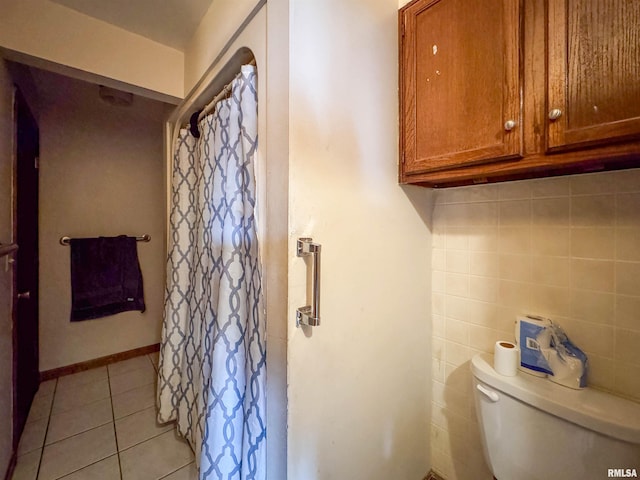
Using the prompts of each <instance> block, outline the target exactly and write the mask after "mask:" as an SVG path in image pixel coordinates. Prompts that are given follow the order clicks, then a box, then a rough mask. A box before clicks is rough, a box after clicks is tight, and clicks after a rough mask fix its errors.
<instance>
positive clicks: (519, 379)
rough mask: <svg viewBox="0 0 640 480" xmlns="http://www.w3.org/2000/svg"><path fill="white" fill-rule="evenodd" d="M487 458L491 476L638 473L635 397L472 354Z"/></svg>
mask: <svg viewBox="0 0 640 480" xmlns="http://www.w3.org/2000/svg"><path fill="white" fill-rule="evenodd" d="M471 370H472V374H473V375H472V377H473V391H474V397H475V406H476V413H477V416H478V422H479V425H480V430H481V432H482V436H483V439H482V440H483V449H484V455H485V459H486V460H487V464H488V465H489V468H490V469H491V471H492V473H493V475H494V476H495V477H496V479H497V480H550V479H562V480H591V479H593V480H600V479H606V478H613V477H622V478H625V477H631V478H634V477H636V476H640V404H638V403H635V402H632V401H629V400H625V399H623V398H620V397H616V396H613V395H610V394H607V393H605V392H601V391H598V390H594V389H591V388H586V389H583V390H572V389H569V388H566V387H563V386H560V385H557V384H555V383H553V382H551V381H549V380H547V379H545V378H539V377H534V376H532V375H528V374H526V373H518V375H516V376H515V377H505V376H502V375H499V374H498V373H496V371H495V370H494V369H493V355H490V354H478V355H476V356H474V357H473V359H472V360H471ZM610 470H611V471H610Z"/></svg>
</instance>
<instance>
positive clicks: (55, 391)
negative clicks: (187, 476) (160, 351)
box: [27, 354, 192, 480]
mask: <svg viewBox="0 0 640 480" xmlns="http://www.w3.org/2000/svg"><path fill="white" fill-rule="evenodd" d="M144 356H145V357H146V358H147V360H148V361H149V363H151V366H152V371H153V373H154V375H155V376H157V374H158V368H157V367H156V365H155V363H154V362H153V360H152V359H151V356H150V354H145V355H144ZM116 363H117V362H116ZM105 367H106V372H107V375H106V377H104V378H99V379H97V380H93V381H91V382H81V383H78V384H77V385H73V384H71V385H70V386H69V385H67V384H66V383H67V382H65V383H64V384H63V385H62V387H63V388H62V389H60V387H61V385H60V379H61V378H63V377H56V378H54V379H52V380H55V384H54V387H53V390H52V392H51V394H50V395H46V397H51V401H50V402H48V403H49V406H48V408H47V413H46V415H43V416H42V417H41V418H38V419H34V420H32V422H35V421H40V420H44V419H46V421H47V425H46V428H45V433H44V439H43V444H42V446H41V448H40V449H39V450H40V454H39V457H38V467H37V471H36V477H35V479H36V480H37V479H38V478H39V477H40V474H41V468H42V460H43V457H44V451H45V448H48V447H50V446H53V445H55V444H57V443H60V442H62V441H64V440H68V439H70V438H73V437H75V436H78V435H81V434H83V433H87V432H89V431H91V430H95V429H97V428H102V427H104V426H106V425H108V424H109V423H111V424H112V428H113V433H114V439H115V443H116V452H115V453H114V454H113V455H117V456H118V468H119V471H120V479H121V480H122V465H121V463H120V452H119V449H118V436H117V431H116V425H115V422H116V418H115V411H114V407H113V394H112V391H111V382H110V378H111V375H110V372H109V369H108V365H105ZM141 368H146V367H141ZM134 370H138V369H132V370H129V371H128V372H124V373H130V372H132V371H134ZM124 373H123V374H124ZM119 375H120V374H117V375H113V377H117V376H119ZM104 380H106V381H107V387H108V389H109V396H108V397H104V398H100V399H97V400H94V401H91V402H89V403H86V404H84V405H79V406H74V407H73V408H70V409H68V410H63V411H61V412H56V413H54V412H53V410H54V408H53V407H54V404H55V401H56V396H57V395H59V394H61V393H62V392H63V391H66V390H67V388H69V389H77V388H81V387H84V386H86V385H89V384H92V383H97V382H101V381H104ZM154 383H155V379H154V380H153V381H152V382H151V383H148V384H144V385H139V386H137V387H134V388H132V389H131V390H126V391H124V392H119V393H118V394H116V396H117V395H120V394H124V393H127V392H130V391H132V390H135V389H138V388H143V387H146V386H148V385H153V384H154ZM107 399H109V401H110V403H111V414H112V420H111V421H110V422H106V423H103V424H102V425H97V426H94V427H92V428H89V429H87V430H84V431H82V432H78V433H75V434H73V435H69V436H68V437H65V438H61V439H59V440H56V441H55V442H52V443H50V444H46V441H47V435H48V434H49V428H50V426H51V419H52V417H53V416H57V415H62V414H66V413H70V412H72V411H73V409H74V408H81V407H86V406H90V405H93V404H96V403H99V402H102V401H105V400H107ZM149 408H153V409H154V410H157V407H156V405H155V404H154V405H151V406H149V407H145V408H142V409H141V410H138V411H136V412H131V413H128V414H127V415H124V416H122V417H120V418H126V417H128V416H131V415H134V414H136V413H139V412H141V411H144V410H146V409H149ZM174 426H175V425H174ZM170 431H171V430H167V431H165V432H161V433H159V434H157V435H153V436H152V437H149V438H147V439H146V440H144V441H143V442H138V443H136V444H135V445H131V446H130V447H127V448H126V449H124V450H123V451H126V450H128V449H130V448H133V447H134V446H136V445H140V444H141V443H144V442H146V441H149V440H152V439H154V438H156V437H158V436H160V435H163V434H165V433H167V432H170ZM34 451H37V450H33V451H32V452H34ZM32 452H27V453H32ZM113 455H108V456H106V457H104V458H101V459H98V460H96V461H94V462H92V463H89V464H87V465H84V466H82V467H81V468H78V469H76V470H74V471H73V472H68V473H66V474H65V475H63V476H62V477H58V478H64V477H67V476H69V475H72V474H73V473H75V472H77V471H80V470H82V469H84V468H87V467H89V466H91V465H94V464H96V463H99V462H101V461H103V460H105V459H107V458H110V457H112V456H113ZM191 463H192V462H189V463H187V464H186V465H183V466H181V467H179V468H178V469H177V470H175V471H173V472H170V473H168V474H167V475H165V476H164V477H162V478H165V477H166V476H168V475H171V474H172V473H175V472H176V471H178V470H180V469H181V468H184V467H185V466H187V465H189V464H191Z"/></svg>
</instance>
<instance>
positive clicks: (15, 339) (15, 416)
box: [11, 85, 40, 455]
mask: <svg viewBox="0 0 640 480" xmlns="http://www.w3.org/2000/svg"><path fill="white" fill-rule="evenodd" d="M20 109H23V110H24V112H26V114H27V115H28V117H30V120H29V123H31V124H32V125H30V126H29V128H32V127H34V128H35V132H32V133H35V139H36V146H35V158H34V161H37V158H38V157H39V155H40V133H39V126H38V122H37V120H36V117H35V115H33V112H32V110H31V108H30V106H29V103H28V102H27V100H26V98H25V96H24V95H23V94H22V92H21V91H20V89H19V88H18V86H17V85H16V86H15V88H14V96H13V128H14V135H13V142H14V148H13V165H12V195H11V202H12V208H11V224H12V236H13V239H14V243H16V244H18V250H17V251H16V252H14V257H13V263H12V266H13V268H12V302H11V303H12V308H11V321H12V346H13V362H12V388H13V392H12V397H13V405H12V425H13V432H12V444H13V450H14V455H17V450H18V445H19V443H20V437H21V435H22V431H23V429H24V425H25V424H26V421H27V416H28V410H27V415H25V416H24V418H21V417H20V405H19V400H20V399H21V398H20V397H19V393H18V378H19V370H20V365H19V356H20V345H19V335H18V330H19V324H18V322H19V321H20V319H19V315H18V309H19V308H20V307H19V305H18V303H19V300H18V293H19V288H20V287H19V285H18V282H19V279H18V269H19V268H20V265H19V262H18V255H19V254H20V248H21V247H23V245H21V243H22V242H20V239H19V238H18V229H19V226H18V222H19V214H18V211H19V210H18V209H19V205H18V198H19V192H18V189H19V179H18V177H19V165H18V162H19V161H20V158H21V139H22V137H21V134H22V133H21V125H20V116H21V113H20ZM22 115H23V114H22ZM29 135H30V134H29ZM35 170H36V175H38V173H37V172H38V168H37V166H36V167H35ZM36 188H39V186H38V185H36ZM35 205H36V207H35V208H36V218H35V222H36V239H35V249H36V256H38V238H37V225H38V202H37V201H36V204H35ZM23 251H24V250H23ZM38 273H39V272H38V269H37V268H36V270H35V275H36V278H35V282H36V285H35V289H31V290H34V291H33V292H32V294H33V297H32V298H31V299H30V301H32V302H35V303H36V308H35V316H36V325H39V318H37V317H38V308H37V304H38V285H37V283H38V282H39V279H38ZM38 333H39V332H38V331H37V330H36V348H37V351H38V352H39V345H38V342H39V339H38V336H39V335H38ZM38 357H39V355H37V356H36V359H35V360H36V369H37V370H39V365H38ZM34 380H36V382H37V383H39V374H38V378H37V379H34ZM35 391H37V385H36V389H35ZM35 391H33V396H35ZM33 396H31V398H30V399H29V402H28V403H29V405H31V403H32V402H33Z"/></svg>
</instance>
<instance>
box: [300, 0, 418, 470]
mask: <svg viewBox="0 0 640 480" xmlns="http://www.w3.org/2000/svg"><path fill="white" fill-rule="evenodd" d="M397 7H398V3H397V1H396V0H353V1H348V2H345V1H341V0H317V1H304V2H290V9H291V12H290V21H291V25H290V39H289V41H290V49H289V52H290V53H289V55H290V57H289V58H290V62H291V63H290V77H289V105H290V107H289V109H290V110H289V111H290V118H289V125H290V142H289V146H290V153H289V218H290V226H289V228H290V238H289V325H288V369H289V425H288V429H289V439H288V476H289V478H291V479H302V478H305V479H306V478H309V479H311V478H312V479H316V480H322V479H330V478H336V479H337V478H340V479H342V478H344V479H347V478H354V479H355V478H363V479H364V478H367V479H380V480H387V479H416V480H417V479H421V478H423V477H424V475H425V474H426V473H427V471H428V470H429V454H428V452H429V440H428V438H429V435H428V429H429V406H430V402H429V385H430V375H431V367H430V357H431V355H430V345H429V340H428V339H429V337H430V327H429V325H430V322H429V318H430V305H429V299H428V295H426V294H425V292H428V291H429V290H430V288H431V287H430V275H429V272H430V268H431V267H430V232H429V221H430V220H429V218H428V217H429V212H430V210H431V205H430V197H429V193H430V192H429V190H426V189H419V188H412V187H405V188H403V187H400V186H399V185H398V183H397V161H398V149H397V145H398V143H397V138H398V111H397V110H398V102H397V90H398V83H397V82H398V80H397ZM413 202H415V204H417V205H419V207H416V206H414V203H413ZM304 236H310V237H313V239H314V240H315V241H316V242H318V243H320V244H321V245H322V298H321V306H322V325H321V326H319V327H317V328H314V329H312V330H311V329H309V328H305V329H299V328H296V327H295V310H296V308H297V307H299V306H302V305H305V304H306V277H307V273H306V266H305V261H303V260H302V259H300V258H297V257H296V254H295V247H296V239H297V238H298V237H304Z"/></svg>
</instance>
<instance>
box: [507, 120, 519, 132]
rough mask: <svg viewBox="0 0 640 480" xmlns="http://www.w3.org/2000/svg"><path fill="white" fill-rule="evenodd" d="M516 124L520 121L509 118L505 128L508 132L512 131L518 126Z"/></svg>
mask: <svg viewBox="0 0 640 480" xmlns="http://www.w3.org/2000/svg"><path fill="white" fill-rule="evenodd" d="M516 125H518V122H516V121H515V120H507V121H506V122H504V129H505V130H506V131H507V132H510V131H511V130H513V129H514V128H515V127H516Z"/></svg>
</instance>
